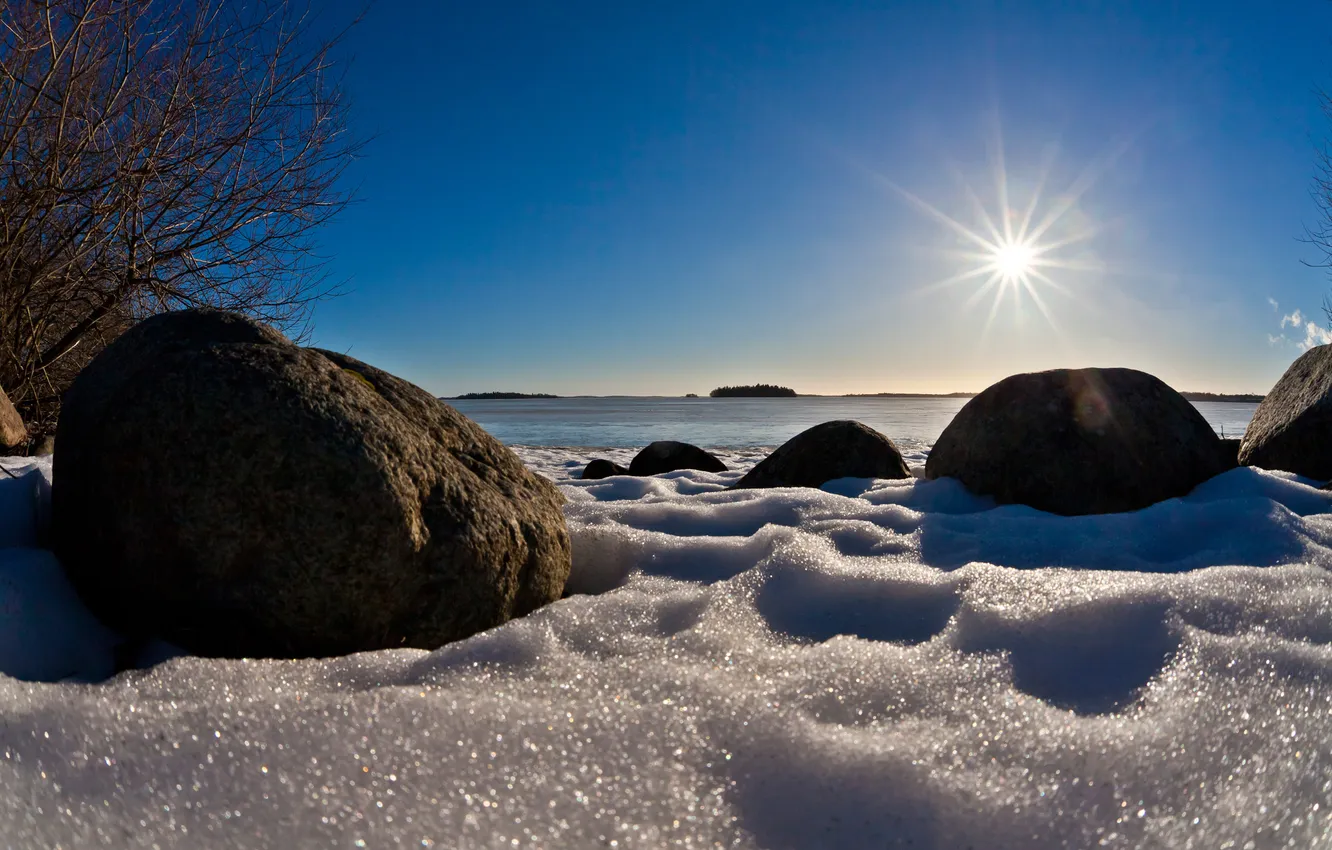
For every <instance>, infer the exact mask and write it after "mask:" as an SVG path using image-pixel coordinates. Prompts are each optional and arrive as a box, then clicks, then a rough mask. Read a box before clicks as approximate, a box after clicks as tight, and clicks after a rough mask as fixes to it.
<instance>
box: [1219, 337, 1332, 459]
mask: <svg viewBox="0 0 1332 850" xmlns="http://www.w3.org/2000/svg"><path fill="white" fill-rule="evenodd" d="M1239 460H1240V463H1242V464H1244V465H1245V466H1260V467H1262V468H1263V469H1282V470H1285V471H1286V472H1294V473H1296V474H1297V475H1303V476H1304V477H1306V478H1317V479H1323V480H1326V479H1328V478H1332V345H1320V346H1317V347H1316V348H1311V349H1309V350H1308V351H1306V352H1304V353H1303V354H1301V355H1300V356H1299V357H1298V358H1297V359H1296V360H1295V362H1294V363H1292V364H1290V368H1289V369H1287V370H1286V374H1284V375H1282V376H1281V380H1279V381H1277V382H1276V386H1274V387H1272V391H1271V392H1269V393H1268V394H1267V395H1266V396H1265V397H1264V398H1263V400H1262V402H1261V403H1260V404H1259V405H1258V409H1257V410H1256V411H1254V414H1253V419H1251V420H1250V421H1249V427H1248V430H1246V431H1245V432H1244V442H1243V443H1242V444H1241V445H1240V454H1239Z"/></svg>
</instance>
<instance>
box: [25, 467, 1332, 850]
mask: <svg viewBox="0 0 1332 850" xmlns="http://www.w3.org/2000/svg"><path fill="white" fill-rule="evenodd" d="M520 453H521V454H523V456H524V458H525V460H526V461H527V462H528V463H529V464H530V465H531V466H533V467H534V468H537V469H539V470H541V471H543V472H544V473H545V474H548V475H551V477H552V478H555V479H557V480H558V481H559V482H560V485H561V487H562V488H563V489H564V490H565V493H566V495H568V497H569V500H570V501H569V505H568V507H567V514H568V517H569V522H570V531H571V535H572V538H573V544H574V561H575V563H574V574H573V577H572V578H571V589H573V590H576V591H577V592H578V593H579V594H580V595H575V596H572V597H570V598H568V599H565V600H563V601H561V602H559V603H557V604H555V605H552V606H549V607H547V608H545V609H543V610H541V611H538V612H537V613H535V614H533V615H531V616H529V617H526V618H524V619H521V620H518V621H514V622H512V623H510V624H508V625H506V626H504V627H501V628H498V629H494V630H492V631H490V632H486V633H484V634H481V635H478V636H476V637H475V638H472V639H471V640H467V641H463V642H460V643H457V644H453V645H450V646H447V647H444V648H443V649H441V650H439V651H436V652H433V653H426V652H419V651H412V650H396V651H386V652H378V653H367V654H363V655H357V656H350V657H346V658H337V659H327V660H314V661H292V662H281V661H262V662H255V661H218V660H208V659H199V658H191V657H178V658H174V659H171V660H168V661H165V662H164V663H161V664H158V665H157V666H155V667H152V668H151V669H148V670H144V671H130V672H126V673H122V674H120V675H119V676H117V677H115V678H113V679H111V680H109V681H107V682H105V683H103V684H97V685H91V684H72V683H55V684H53V683H41V682H31V681H20V680H19V678H15V677H13V674H14V672H15V671H14V670H12V669H10V668H7V670H6V671H7V672H10V673H11V676H8V677H6V676H0V718H3V727H0V783H2V784H3V787H5V788H6V789H9V793H8V794H5V795H3V796H2V797H0V835H3V836H5V840H6V841H7V842H9V843H12V844H13V845H14V846H24V847H27V846H55V845H62V846H77V847H91V846H102V845H110V846H145V847H147V846H159V847H182V848H184V847H189V848H195V847H223V846H238V845H239V846H247V847H293V846H302V847H304V846H339V847H381V846H415V847H432V846H436V847H445V846H447V847H523V846H526V847H541V846H568V847H660V846H669V845H679V846H708V847H717V846H724V847H767V848H806V847H808V848H822V847H849V848H858V847H865V848H870V847H875V848H878V847H884V846H899V845H900V846H913V847H926V848H953V847H968V846H971V847H977V848H980V847H986V848H1007V847H1012V848H1028V847H1036V848H1044V847H1069V848H1084V847H1094V846H1100V847H1123V848H1130V847H1158V846H1168V847H1234V848H1242V847H1253V848H1268V847H1301V848H1304V847H1314V846H1326V845H1327V844H1328V843H1329V842H1332V808H1330V806H1329V800H1332V572H1329V570H1328V567H1329V565H1332V548H1329V547H1332V514H1330V513H1329V511H1332V494H1330V493H1323V492H1320V491H1318V490H1316V489H1314V488H1313V487H1312V486H1309V482H1307V481H1304V480H1301V479H1298V478H1295V477H1292V476H1287V475H1281V474H1274V473H1268V472H1263V471H1259V470H1252V469H1238V470H1234V471H1232V472H1229V473H1226V474H1225V475H1223V476H1220V477H1218V478H1217V479H1214V480H1213V481H1211V482H1208V483H1207V484H1205V485H1203V486H1202V487H1200V488H1198V490H1196V491H1195V492H1194V493H1192V494H1190V495H1189V496H1188V497H1187V498H1183V499H1175V500H1171V501H1169V502H1165V503H1162V504H1160V505H1157V506H1154V507H1152V508H1150V509H1148V510H1145V511H1141V512H1138V513H1134V514H1122V515H1114V516H1104V517H1078V518H1065V517H1055V516H1051V515H1048V514H1042V513H1039V512H1037V511H1033V510H1030V509H1027V508H1022V507H1002V508H995V507H994V506H993V505H992V504H990V503H989V502H988V501H987V500H984V499H978V498H975V497H973V496H971V495H969V494H967V493H966V492H965V491H964V490H962V489H961V488H960V487H959V486H958V485H957V484H956V483H955V482H951V481H934V482H925V481H902V482H890V481H869V480H852V479H843V480H840V481H834V482H830V483H829V484H828V485H825V487H824V488H823V489H822V490H794V489H783V490H768V491H743V492H727V491H725V490H724V487H725V485H726V484H727V483H729V482H730V481H733V480H735V478H737V477H739V475H740V474H742V473H743V468H742V467H744V466H745V465H746V462H748V463H749V464H750V465H752V462H753V461H754V460H757V459H758V457H761V456H762V453H761V452H758V453H756V455H757V456H756V457H754V458H753V460H749V458H748V456H747V455H745V456H738V457H736V456H723V460H725V461H726V462H727V464H728V465H731V466H734V467H736V468H735V469H734V470H733V471H731V472H727V473H722V474H717V475H712V474H708V473H697V472H679V473H673V474H670V475H665V476H660V477H657V478H652V479H631V478H611V479H606V480H603V481H596V482H581V481H577V480H570V475H569V473H568V471H569V470H573V472H572V474H573V475H576V474H577V471H578V470H580V469H581V466H582V464H584V463H586V460H587V459H590V458H591V457H594V456H605V457H610V458H612V459H615V460H620V462H623V460H621V458H620V456H619V455H617V454H616V452H614V451H597V452H594V453H589V452H587V451H584V450H577V451H575V450H567V451H566V450H557V449H523V450H520ZM911 462H912V463H913V464H916V463H918V460H916V459H913V460H912V461H911ZM11 496H12V494H8V495H7V494H6V492H5V490H4V489H2V488H0V504H3V505H5V506H6V509H7V510H8V509H9V508H13V509H14V510H15V511H18V510H19V508H15V507H14V505H15V504H17V503H16V502H9V501H4V500H7V499H10V498H11ZM24 504H28V503H27V502H24ZM31 510H32V512H33V513H34V514H35V513H36V512H37V510H36V508H32V509H31ZM10 519H12V517H11V518H10ZM21 524H22V523H17V522H16V527H17V525H21ZM0 528H3V529H5V531H4V532H3V533H5V534H6V535H10V534H11V531H10V530H9V529H10V526H9V525H4V526H0ZM14 534H15V535H16V536H11V537H6V538H4V539H0V545H11V546H13V545H15V543H13V542H11V541H18V542H17V545H18V546H20V547H24V548H11V549H6V550H0V576H10V575H15V574H17V573H16V571H18V572H21V571H22V570H23V569H24V567H23V563H25V559H27V561H29V562H30V561H31V560H32V559H33V558H35V557H38V556H35V555H33V554H32V553H33V552H34V551H35V550H33V549H32V548H31V542H32V541H31V540H30V539H28V538H24V537H22V536H21V534H18V533H14ZM39 595H40V594H39ZM24 604H30V603H24ZM24 604H20V608H23V609H24V610H25V611H27V610H29V609H27V608H24ZM67 607H69V608H70V609H71V610H69V611H66V612H65V614H64V618H65V619H66V620H69V618H72V617H74V616H75V614H76V613H77V609H76V608H74V607H73V605H72V603H71V604H70V605H68V606H67ZM37 619H49V620H51V621H52V622H53V623H54V624H55V625H54V626H52V627H51V631H50V633H52V634H54V633H58V631H59V629H58V628H55V626H58V625H59V623H60V622H61V620H62V618H61V617H60V616H57V615H56V614H50V615H49V616H48V615H42V617H40V618H37ZM71 621H72V620H71ZM13 637H14V633H12V632H11V633H8V634H7V639H10V640H12V639H13ZM44 640H45V639H44ZM0 663H4V664H8V663H10V662H9V661H7V660H4V658H3V657H0ZM51 672H54V673H55V674H56V675H63V674H64V673H65V672H66V671H64V670H63V669H62V670H54V671H51ZM92 672H93V671H89V675H91V673H92ZM45 678H50V677H49V676H48V677H45Z"/></svg>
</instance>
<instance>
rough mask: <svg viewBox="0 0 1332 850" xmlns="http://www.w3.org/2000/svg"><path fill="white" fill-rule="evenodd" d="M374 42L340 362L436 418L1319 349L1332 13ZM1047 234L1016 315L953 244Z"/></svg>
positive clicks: (383, 16) (828, 9)
mask: <svg viewBox="0 0 1332 850" xmlns="http://www.w3.org/2000/svg"><path fill="white" fill-rule="evenodd" d="M359 8H360V3H359V2H357V3H352V2H344V0H337V2H333V3H330V4H328V5H327V6H321V14H323V15H324V16H325V17H326V18H327V19H329V20H336V19H337V18H338V16H343V17H349V16H352V15H354V14H355V12H356V11H357V10H358V9H359ZM346 49H347V51H349V52H350V53H351V54H354V60H353V62H352V64H351V66H350V68H349V70H348V72H347V78H346V84H347V88H348V90H349V93H350V95H351V97H352V101H353V110H352V115H351V120H352V126H353V129H354V130H355V131H356V132H358V133H361V134H364V135H369V136H373V139H372V140H371V141H370V143H369V144H368V146H367V147H366V149H365V153H364V156H363V158H362V159H360V160H359V161H358V162H356V163H355V164H354V165H353V167H352V168H351V169H350V171H349V173H348V176H347V179H348V181H349V185H355V186H356V187H357V188H358V197H359V201H358V203H357V204H356V205H354V206H353V207H352V208H350V209H349V210H348V211H347V212H346V213H345V214H344V215H343V216H342V217H341V218H340V219H339V220H338V221H337V222H336V223H335V224H333V225H332V226H330V227H329V228H327V229H326V230H325V231H324V232H323V237H322V243H323V251H324V252H325V253H326V254H327V255H329V256H330V257H331V258H332V262H331V265H330V270H331V271H332V273H333V275H334V276H335V277H337V278H339V279H346V280H347V281H348V285H347V293H346V294H345V295H343V296H342V297H340V298H337V299H334V300H332V301H329V302H326V303H324V304H322V305H320V306H319V307H318V308H317V310H316V312H315V315H314V336H313V340H314V343H315V344H318V345H320V346H323V347H328V348H335V349H338V350H341V351H347V352H349V353H350V354H352V355H353V356H355V357H359V358H361V359H363V360H366V361H368V362H371V363H374V364H375V365H378V366H381V367H383V368H386V369H388V370H390V371H393V372H395V373H397V374H400V375H402V376H403V377H405V378H408V379H409V380H412V381H414V382H416V383H418V384H420V385H422V386H424V387H425V388H427V389H429V390H431V391H433V392H436V393H439V394H441V395H453V394H458V393H464V392H479V391H489V390H516V391H526V392H552V393H558V394H634V395H653V394H663V395H674V394H683V393H686V392H696V393H700V394H702V393H706V392H707V391H709V390H710V389H712V388H713V387H716V386H719V385H722V384H737V383H756V382H766V383H777V384H783V385H786V386H790V387H793V388H795V389H796V390H797V391H800V392H806V393H841V392H880V391H890V392H911V391H919V392H948V391H955V390H968V391H975V390H980V389H983V388H984V387H985V386H987V385H989V384H990V383H992V382H993V381H995V380H998V379H999V378H1002V377H1004V376H1005V375H1008V374H1012V373H1014V372H1019V371H1031V370H1037V369H1045V368H1054V367H1060V366H1088V365H1095V366H1129V367H1134V368H1138V369H1143V370H1146V371H1149V372H1152V373H1153V374H1156V375H1158V376H1159V377H1161V378H1162V379H1164V380H1166V381H1167V382H1168V383H1170V384H1172V385H1173V386H1175V387H1177V388H1179V389H1188V390H1206V391H1220V392H1264V391H1266V390H1267V389H1268V388H1269V387H1270V386H1271V385H1272V383H1273V382H1274V381H1275V380H1276V378H1278V377H1279V376H1280V375H1281V373H1282V371H1284V369H1285V368H1286V367H1287V365H1289V363H1290V361H1291V360H1292V359H1293V358H1294V357H1295V356H1297V355H1298V354H1299V352H1300V346H1301V345H1307V344H1308V343H1309V342H1310V341H1324V340H1325V337H1324V336H1323V335H1322V331H1321V330H1320V328H1319V327H1316V326H1310V325H1309V322H1310V320H1314V321H1316V322H1318V323H1319V325H1322V326H1325V325H1326V319H1325V317H1324V316H1323V313H1322V309H1321V306H1322V302H1323V299H1324V296H1325V295H1326V294H1328V292H1329V277H1328V274H1327V271H1326V270H1324V269H1318V268H1310V267H1308V266H1306V265H1304V264H1303V261H1316V260H1318V259H1319V254H1318V253H1317V252H1316V251H1315V250H1314V249H1313V248H1312V247H1311V246H1309V245H1307V244H1305V243H1303V242H1301V241H1300V239H1301V236H1302V234H1303V233H1304V228H1305V227H1306V226H1309V225H1314V224H1316V223H1317V221H1318V208H1317V205H1316V204H1315V202H1314V200H1313V198H1312V197H1311V190H1312V186H1313V177H1314V173H1315V171H1314V165H1315V160H1316V157H1317V153H1318V150H1319V146H1320V145H1321V144H1322V143H1323V142H1324V140H1326V139H1328V138H1332V122H1330V121H1329V120H1328V119H1327V118H1326V117H1325V116H1324V115H1323V113H1322V111H1321V107H1320V101H1319V97H1318V90H1319V89H1321V88H1324V87H1330V86H1332V4H1329V3H1326V2H1323V0H1309V2H1303V3H1291V4H1284V8H1283V10H1282V12H1281V13H1280V14H1277V13H1275V12H1273V11H1270V10H1269V8H1268V7H1263V6H1260V5H1259V4H1253V3H1243V2H1180V3H1168V2H1159V0H1143V2H1100V3H1095V2H1089V3H1081V4H1069V3H1055V2H1049V3H1046V2H1027V3H1005V2H965V3H925V2H921V3H913V4H907V3H864V2H861V3H852V2H780V0H762V2H707V1H706V0H698V1H697V2H696V1H695V0H681V1H680V2H673V3H669V4H668V3H657V4H639V3H616V2H601V3H587V2H560V3H556V2H530V3H529V2H508V0H497V2H493V3H490V2H488V3H460V2H428V1H427V0H399V2H393V3H388V2H380V3H378V4H377V5H375V6H373V7H371V8H370V10H369V12H368V13H367V15H366V16H365V19H364V20H363V22H362V23H361V24H360V25H358V26H357V27H356V28H355V29H354V30H353V31H352V33H351V35H350V37H349V39H348V41H347V44H346ZM1001 168H1002V171H1003V173H1004V174H1005V175H1006V177H1007V180H1006V186H1007V192H1006V196H1007V205H1006V206H1005V204H1004V203H1003V194H1004V193H1003V192H1001V189H1000V185H999V181H998V180H997V179H996V174H997V173H999V171H1000V169H1001ZM1043 176H1044V179H1042V177H1043ZM1038 189H1039V190H1040V191H1039V193H1037V190H1038ZM1033 196H1035V197H1037V199H1038V202H1037V203H1036V204H1035V206H1034V207H1031V206H1030V202H1031V200H1032V198H1033ZM913 199H914V200H913ZM927 206H928V207H929V208H930V209H932V210H933V211H934V212H930V211H929V210H927V209H926V207H927ZM1029 208H1031V209H1032V210H1033V211H1032V212H1031V213H1030V221H1031V222H1032V224H1033V225H1035V224H1037V223H1040V222H1043V221H1045V220H1047V219H1053V222H1052V223H1051V224H1050V226H1049V227H1048V229H1047V230H1046V231H1045V232H1044V233H1043V234H1042V240H1041V241H1043V243H1045V244H1057V243H1062V244H1058V245H1057V247H1054V248H1052V249H1051V250H1050V252H1049V254H1048V255H1047V256H1048V257H1049V258H1053V259H1054V260H1057V261H1059V262H1060V263H1061V264H1062V265H1061V266H1058V267H1056V266H1047V267H1044V268H1042V269H1041V271H1043V272H1044V273H1045V274H1046V275H1047V276H1048V278H1049V280H1048V281H1047V280H1042V279H1039V278H1032V280H1031V282H1032V290H1034V295H1033V293H1032V292H1030V291H1028V290H1026V289H1021V288H1019V287H1008V288H1006V289H1005V298H1004V300H1003V301H1001V302H1000V303H999V304H998V306H997V307H996V306H995V304H994V300H993V290H987V291H985V292H980V291H979V290H980V289H981V285H982V284H983V283H984V282H985V277H984V276H980V277H977V276H974V275H973V276H970V277H963V276H965V275H966V274H967V273H969V272H974V271H975V270H976V269H977V267H978V266H979V265H982V264H983V263H982V262H981V261H979V260H977V259H976V258H974V257H969V256H966V254H967V253H968V252H974V250H975V248H976V245H975V244H974V243H973V242H972V241H971V240H970V239H969V237H967V236H965V235H964V234H963V233H962V230H961V229H959V228H958V227H954V226H953V225H951V224H949V223H947V222H946V221H945V218H947V219H951V220H953V221H954V222H956V223H957V224H958V225H960V226H961V228H962V229H966V230H970V231H972V232H975V233H978V234H980V235H982V236H984V235H986V229H985V225H984V217H985V216H988V217H989V218H990V219H991V221H993V222H995V223H996V225H999V226H1000V229H1002V224H1003V222H1004V220H1005V214H1004V213H1003V212H1002V211H1003V210H1004V209H1007V210H1008V212H1007V216H1006V217H1007V220H1008V221H1009V222H1010V224H1011V225H1012V226H1014V227H1018V226H1019V225H1020V222H1021V220H1022V219H1023V218H1025V217H1027V215H1028V213H1027V210H1028V209H1029ZM981 210H984V211H985V213H984V215H982V213H981V212H980V211H981ZM959 277H963V279H961V280H957V279H956V278H959ZM950 279H951V280H952V281H953V282H951V283H949V281H950ZM1042 308H1043V309H1042Z"/></svg>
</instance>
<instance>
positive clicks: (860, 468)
mask: <svg viewBox="0 0 1332 850" xmlns="http://www.w3.org/2000/svg"><path fill="white" fill-rule="evenodd" d="M910 477H911V472H910V471H909V470H908V469H907V466H906V463H905V462H903V460H902V453H901V452H899V451H898V450H897V446H895V445H893V441H892V440H890V439H888V438H887V437H885V436H884V435H883V434H880V433H879V432H878V431H875V430H874V429H873V428H870V427H869V426H868V425H863V424H861V423H859V422H853V421H851V420H849V419H841V420H837V421H834V422H824V423H823V424H822V425H815V426H814V427H813V428H809V429H807V430H805V431H802V432H800V433H799V434H797V435H796V436H794V437H792V438H791V439H789V440H787V441H786V442H785V443H783V444H782V446H781V448H779V449H777V451H775V452H773V453H772V454H770V455H768V456H767V457H766V458H764V459H763V460H761V461H760V462H759V463H758V465H757V466H755V467H754V468H753V469H751V470H749V472H747V473H746V474H745V476H744V477H743V478H741V479H740V480H739V481H737V482H736V483H735V484H733V485H731V487H732V489H737V490H740V489H749V488H759V487H821V486H823V484H824V483H825V482H828V481H832V480H834V479H836V478H910Z"/></svg>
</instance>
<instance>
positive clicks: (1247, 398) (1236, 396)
mask: <svg viewBox="0 0 1332 850" xmlns="http://www.w3.org/2000/svg"><path fill="white" fill-rule="evenodd" d="M977 395H978V394H977V393H966V392H959V393H838V394H833V395H823V394H821V393H798V394H797V395H795V396H746V398H751V399H752V398H792V397H793V398H975V397H976V396H977ZM1180 395H1182V396H1184V398H1186V399H1188V400H1189V401H1214V402H1229V403H1238V404H1258V403H1259V402H1261V401H1262V400H1263V396H1262V395H1260V394H1258V393H1202V392H1181V393H1180ZM562 398H661V399H678V398H696V399H697V398H699V397H698V396H696V395H685V396H678V395H569V396H561V395H551V394H549V393H505V392H499V393H466V394H464V395H458V396H440V399H441V400H442V401H510V400H517V401H521V400H524V399H562ZM699 400H700V401H712V400H714V399H710V398H708V397H707V396H704V397H703V398H701V399H699ZM723 400H724V399H723Z"/></svg>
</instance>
